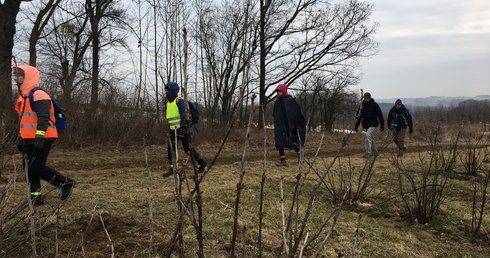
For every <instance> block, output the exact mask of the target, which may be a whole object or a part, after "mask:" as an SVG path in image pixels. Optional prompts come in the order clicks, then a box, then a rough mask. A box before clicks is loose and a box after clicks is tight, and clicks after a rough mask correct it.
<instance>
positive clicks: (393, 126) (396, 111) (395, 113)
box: [388, 99, 413, 157]
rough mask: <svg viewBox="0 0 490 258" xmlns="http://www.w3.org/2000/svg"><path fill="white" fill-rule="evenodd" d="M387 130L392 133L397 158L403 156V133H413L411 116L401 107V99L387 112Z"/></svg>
mask: <svg viewBox="0 0 490 258" xmlns="http://www.w3.org/2000/svg"><path fill="white" fill-rule="evenodd" d="M388 126H389V127H388V128H389V129H390V130H391V131H392V132H393V141H394V142H395V143H396V146H397V148H398V156H399V157H401V156H403V153H404V152H405V131H406V130H407V127H408V133H410V134H412V133H413V122H412V115H410V112H409V111H408V109H407V108H406V107H405V105H403V103H402V101H401V99H397V100H396V101H395V105H394V106H393V107H392V108H391V109H390V112H388Z"/></svg>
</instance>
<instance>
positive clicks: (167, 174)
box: [162, 168, 174, 177]
mask: <svg viewBox="0 0 490 258" xmlns="http://www.w3.org/2000/svg"><path fill="white" fill-rule="evenodd" d="M173 174H174V168H170V169H169V170H168V171H167V173H163V175H162V176H163V177H169V176H171V175H173Z"/></svg>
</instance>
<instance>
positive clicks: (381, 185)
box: [2, 130, 490, 257]
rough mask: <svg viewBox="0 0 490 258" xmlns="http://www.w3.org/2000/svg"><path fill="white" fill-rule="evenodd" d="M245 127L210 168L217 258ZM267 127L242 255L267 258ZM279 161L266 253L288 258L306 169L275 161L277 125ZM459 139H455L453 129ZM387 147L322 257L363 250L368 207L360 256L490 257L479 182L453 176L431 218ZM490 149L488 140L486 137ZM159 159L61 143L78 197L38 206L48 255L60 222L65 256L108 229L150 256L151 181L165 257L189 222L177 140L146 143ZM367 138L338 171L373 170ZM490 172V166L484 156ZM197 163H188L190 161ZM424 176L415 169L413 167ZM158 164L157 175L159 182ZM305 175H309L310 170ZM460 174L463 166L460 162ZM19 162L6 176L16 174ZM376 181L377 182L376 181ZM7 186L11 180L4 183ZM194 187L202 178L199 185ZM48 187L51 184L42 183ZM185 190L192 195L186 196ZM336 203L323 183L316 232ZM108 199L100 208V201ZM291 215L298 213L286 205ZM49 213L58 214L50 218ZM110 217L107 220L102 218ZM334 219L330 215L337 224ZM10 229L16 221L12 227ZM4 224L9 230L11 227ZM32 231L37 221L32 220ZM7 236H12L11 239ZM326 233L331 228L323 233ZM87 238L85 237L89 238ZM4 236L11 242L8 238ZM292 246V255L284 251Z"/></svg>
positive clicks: (413, 158)
mask: <svg viewBox="0 0 490 258" xmlns="http://www.w3.org/2000/svg"><path fill="white" fill-rule="evenodd" d="M243 135H244V130H236V131H235V132H234V133H233V135H232V137H231V138H230V139H231V141H230V142H229V143H228V144H227V145H226V146H225V149H224V150H223V152H222V154H221V155H220V156H219V158H218V160H217V162H216V164H215V165H214V166H213V167H212V168H211V170H210V171H209V172H208V174H206V177H205V179H204V181H203V182H202V184H201V191H202V195H203V213H204V218H203V219H204V232H203V235H204V238H205V240H204V246H205V255H206V256H207V257H229V250H230V239H231V233H232V227H233V216H234V203H235V197H236V184H237V182H238V178H239V174H238V173H239V171H240V159H241V154H242V151H243V149H242V146H243V143H242V142H243V140H244V138H243ZM344 136H345V135H342V134H340V133H335V134H327V135H326V136H325V138H324V141H325V142H323V145H322V146H323V147H322V149H321V150H320V152H319V156H318V157H317V158H316V165H315V168H316V169H317V171H319V172H324V171H325V170H326V169H327V165H328V164H330V162H331V160H332V157H333V156H334V154H335V153H336V152H337V150H338V149H339V148H340V146H341V142H342V138H343V137H344ZM219 137H220V136H217V135H209V137H208V136H207V137H206V138H205V140H203V139H200V140H199V141H198V146H197V147H198V150H199V152H200V153H201V154H202V155H203V156H204V157H205V158H206V159H207V160H210V159H211V158H212V156H213V155H214V154H215V152H216V150H217V147H218V145H219V139H220V138H219ZM262 137H263V135H262V132H261V130H256V131H254V132H253V133H252V136H251V149H250V150H249V151H248V156H247V161H246V163H245V176H244V186H245V187H244V189H243V190H242V196H241V203H240V209H239V234H238V241H237V242H238V243H237V253H238V254H239V255H240V256H241V257H257V256H258V250H257V246H258V244H257V236H258V218H259V214H258V210H259V206H258V204H259V200H260V180H261V176H262V166H263V163H262V162H263V155H264V154H263V146H262V142H263V138H262ZM267 137H268V147H267V151H268V156H267V157H268V160H267V163H266V175H267V179H266V183H265V194H264V215H263V218H264V225H263V228H262V230H263V247H264V253H263V256H264V257H277V255H278V252H279V250H280V247H281V242H282V235H281V232H282V225H281V208H280V207H281V205H280V182H281V178H284V179H283V180H284V181H283V182H284V194H285V200H284V201H285V207H287V209H288V208H289V205H290V203H291V201H292V194H293V191H294V189H293V187H294V184H295V182H296V175H297V173H298V167H296V166H294V160H295V154H294V153H293V152H287V156H288V158H289V162H290V166H289V167H287V168H277V167H275V165H274V164H275V162H276V159H277V152H276V151H275V150H274V144H273V137H272V134H271V133H270V134H268V135H267ZM308 137H309V138H308V145H307V148H306V158H307V159H309V160H310V161H311V160H312V159H313V158H314V157H313V156H314V155H315V152H316V151H317V148H318V143H319V142H320V139H321V134H315V133H311V134H309V136H308ZM422 138H423V137H422V136H420V135H419V136H417V137H415V135H414V136H413V137H412V136H409V137H408V139H407V148H408V152H407V153H406V155H405V157H403V161H404V163H405V164H408V165H410V164H412V165H413V166H416V164H417V161H418V159H419V155H424V154H425V153H426V150H427V148H428V147H427V143H426V142H425V141H424V140H423V139H422ZM446 139H448V140H447V141H448V142H450V139H451V137H449V136H448V137H446ZM385 141H386V142H387V145H386V148H385V149H384V150H383V152H382V154H381V155H380V156H379V157H378V159H377V160H376V163H375V166H374V173H375V174H374V177H373V186H372V187H373V188H374V189H375V191H373V194H372V195H371V196H370V198H368V199H367V200H365V201H363V202H355V203H348V204H346V205H344V207H343V211H342V212H341V214H340V217H339V218H338V222H337V225H336V226H335V228H334V232H333V235H332V236H331V238H330V239H329V240H328V242H327V244H326V246H325V248H324V250H323V251H322V254H323V256H324V257H334V256H338V255H339V254H340V253H342V254H344V255H345V256H347V257H351V256H352V247H353V244H354V240H355V238H356V224H357V218H358V214H362V219H361V223H360V232H359V239H358V241H359V245H358V247H357V255H359V256H361V257H488V256H490V244H488V243H489V241H488V240H489V239H488V236H489V234H488V231H489V225H490V224H489V222H490V221H489V219H488V218H485V221H484V224H483V230H482V231H483V234H482V235H480V236H479V237H472V236H469V235H468V234H466V228H467V225H468V223H469V220H470V214H469V210H470V207H471V206H470V205H471V190H472V185H471V180H464V179H465V178H464V177H463V178H461V177H454V178H450V182H449V184H450V187H449V189H448V190H449V191H448V198H447V200H446V202H445V203H444V204H443V206H442V211H443V213H442V214H441V216H439V217H438V219H437V220H436V221H435V222H434V223H432V224H427V225H420V224H417V223H413V222H411V221H407V220H406V219H405V218H404V216H403V209H402V205H401V203H400V200H399V198H397V189H396V188H397V181H396V179H397V170H396V168H395V167H393V166H392V165H391V163H390V162H391V161H392V160H393V159H396V158H395V156H394V147H393V144H392V143H391V142H390V139H389V137H387V133H386V132H385V133H383V134H382V135H379V139H378V143H379V144H380V145H383V144H382V143H383V142H385ZM487 147H488V146H487ZM147 151H148V154H149V165H150V167H149V168H147V167H145V160H144V147H143V146H131V147H118V148H107V147H91V148H87V149H82V150H57V148H55V150H54V151H53V153H52V154H51V156H50V160H49V164H50V165H51V166H52V167H54V168H57V169H59V170H60V171H61V172H62V173H63V174H66V175H68V176H70V177H73V178H75V179H76V180H77V181H78V186H77V188H75V189H74V193H73V195H72V197H71V198H70V199H69V200H68V201H67V202H66V203H65V204H63V205H62V206H61V208H60V213H59V214H60V216H59V220H58V221H57V219H56V216H55V215H54V214H53V211H54V209H55V208H57V207H59V204H60V202H59V200H58V199H57V198H58V197H57V194H58V192H57V190H55V191H53V192H50V193H49V194H48V195H47V197H46V204H45V205H44V206H40V207H37V208H36V213H35V215H36V217H37V218H38V219H39V220H41V219H45V221H46V222H45V223H46V224H45V225H44V226H43V229H42V232H41V233H40V234H39V237H38V249H39V251H38V254H40V256H42V257H53V256H54V253H55V251H54V250H55V247H54V245H55V242H56V241H55V233H54V232H55V231H54V229H55V227H57V228H58V234H59V235H58V239H59V248H58V250H59V251H58V254H59V256H60V257H82V256H83V254H85V257H110V256H111V252H112V251H111V244H110V242H109V239H108V237H107V235H106V233H105V230H107V232H108V234H109V235H110V238H111V239H112V241H113V246H114V253H115V256H116V257H148V253H149V239H150V233H149V232H150V230H149V229H150V226H149V214H148V211H149V208H148V207H149V205H148V186H149V184H150V183H151V184H152V196H153V199H152V202H153V219H154V221H153V223H154V232H155V235H154V239H153V243H154V244H153V246H154V249H153V257H163V256H164V253H165V252H166V251H167V249H168V248H169V247H168V241H169V240H170V238H171V236H172V234H173V231H174V229H175V225H176V223H177V220H178V212H177V204H176V199H175V197H174V188H175V183H174V181H173V178H171V177H170V178H162V177H161V174H162V173H163V172H164V171H165V170H166V169H167V166H168V164H167V163H168V162H167V161H166V145H158V146H157V145H153V146H149V147H147ZM362 154H363V136H362V135H361V134H356V135H352V137H351V138H350V139H349V145H348V146H346V148H345V150H344V151H343V152H342V153H341V156H340V158H339V160H338V161H337V162H335V165H334V167H332V169H331V171H330V172H329V173H338V171H340V169H341V168H340V167H339V166H344V167H345V166H347V164H348V163H349V162H351V163H352V165H353V166H355V167H358V168H359V167H362V166H363V164H364V162H365V160H364V159H363V158H362ZM14 157H15V158H14V161H13V163H15V164H17V165H18V164H19V163H20V157H18V156H17V155H16V156H14ZM485 164H486V166H487V169H488V166H489V163H488V162H487V163H485ZM185 167H186V168H189V165H185ZM413 169H414V173H416V169H417V168H416V167H414V168H413ZM148 171H150V173H151V176H152V180H151V181H150V177H149V173H148ZM304 172H305V173H306V172H308V171H307V170H306V168H305V170H304ZM456 172H458V171H456ZM13 173H14V169H13V168H12V167H11V166H9V167H8V168H7V169H6V173H5V172H3V175H2V176H3V178H11V177H12V176H14V174H13ZM17 177H18V182H17V183H16V184H14V186H13V189H11V191H12V198H11V199H9V201H8V202H7V203H5V205H6V206H8V207H11V208H12V207H15V206H17V205H18V203H19V202H21V201H22V200H23V197H24V196H25V194H24V193H25V182H23V180H22V178H23V177H22V176H20V175H17ZM317 184H318V176H317V175H316V174H315V173H313V172H311V171H309V172H308V173H307V175H306V176H304V178H303V179H302V184H301V194H300V197H299V206H298V210H299V214H304V212H305V210H306V205H307V203H308V201H309V198H310V193H311V190H312V189H313V188H314V187H315V185H317ZM374 184H377V185H374ZM2 185H4V183H2ZM191 186H192V184H191ZM43 187H44V189H45V191H47V190H49V189H51V186H49V185H43ZM184 196H186V194H184ZM336 207H337V203H332V201H331V194H330V193H329V191H328V190H327V189H326V188H325V187H324V186H320V187H319V190H318V193H317V196H316V198H315V203H314V208H313V209H312V214H311V217H310V219H309V220H308V223H307V226H306V227H307V230H310V231H311V232H314V231H315V230H317V229H318V228H319V227H320V225H322V224H323V223H324V222H325V220H326V219H327V218H328V217H329V216H330V215H331V213H332V212H333V211H334V210H335V208H336ZM95 208H97V211H94V209H95ZM286 212H287V211H286ZM46 218H48V219H46ZM101 219H102V221H103V222H104V226H103V225H102V224H101V222H100V221H101ZM327 225H331V222H329V223H327ZM5 227H6V226H5ZM5 227H4V232H5ZM25 230H26V231H27V229H25ZM183 233H184V240H185V249H186V257H194V256H195V251H196V250H197V241H196V237H195V231H194V228H193V227H192V226H191V225H190V224H189V222H188V220H186V222H185V229H184V232H183ZM4 237H5V236H4ZM322 237H324V236H323V235H322V236H320V238H322ZM82 239H83V240H82ZM8 241H9V240H8V239H7V240H4V245H3V246H6V245H7V246H8V244H9V242H8ZM314 251H316V250H309V249H308V248H306V249H305V252H304V256H305V257H309V256H311V255H312V254H313V253H314ZM30 252H31V249H30V246H29V243H27V242H26V243H24V244H22V245H21V246H20V247H19V248H18V249H17V250H15V252H11V253H8V254H2V256H4V257H27V256H29V255H30ZM283 254H284V253H283Z"/></svg>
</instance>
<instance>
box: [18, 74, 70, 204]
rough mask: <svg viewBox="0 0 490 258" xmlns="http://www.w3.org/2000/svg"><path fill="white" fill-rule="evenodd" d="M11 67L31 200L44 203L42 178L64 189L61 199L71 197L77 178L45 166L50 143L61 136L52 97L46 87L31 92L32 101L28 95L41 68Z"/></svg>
mask: <svg viewBox="0 0 490 258" xmlns="http://www.w3.org/2000/svg"><path fill="white" fill-rule="evenodd" d="M12 70H13V78H14V81H15V82H16V84H17V87H18V89H19V97H18V98H17V101H16V104H15V110H16V111H17V113H18V114H19V137H18V138H17V142H16V144H17V148H18V149H19V151H21V152H22V154H23V156H24V157H26V158H24V159H23V164H24V167H25V166H26V162H27V166H28V167H27V170H28V179H29V184H30V189H31V200H32V202H33V204H34V205H42V204H44V197H43V195H42V194H41V179H43V180H45V181H46V182H49V183H50V184H51V185H53V186H55V187H57V188H60V189H61V194H60V197H59V198H60V200H62V201H64V200H66V199H68V197H70V195H71V193H72V190H73V187H75V181H74V180H73V179H71V178H68V177H66V176H63V175H62V174H60V173H59V172H58V171H56V170H54V169H52V168H50V167H48V166H46V161H47V159H48V154H49V151H50V149H51V146H52V145H53V142H54V141H55V140H56V139H57V138H58V129H57V128H56V125H55V122H54V121H56V117H55V110H54V105H53V104H52V100H51V97H50V96H49V94H48V93H46V92H45V91H44V90H37V91H35V92H34V93H33V94H32V99H33V101H32V104H31V101H30V100H29V95H30V94H31V91H32V90H33V89H34V88H36V87H38V85H39V81H40V75H39V71H38V70H37V69H36V68H35V67H33V66H30V65H21V66H14V67H13V68H12Z"/></svg>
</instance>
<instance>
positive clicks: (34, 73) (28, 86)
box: [12, 65, 41, 96]
mask: <svg viewBox="0 0 490 258" xmlns="http://www.w3.org/2000/svg"><path fill="white" fill-rule="evenodd" d="M17 68H20V69H22V70H23V71H24V82H23V83H22V84H21V85H20V87H19V90H20V92H19V93H20V94H21V95H24V96H27V95H29V92H30V91H31V90H32V89H33V88H34V87H37V86H38V85H39V81H40V80H41V77H40V75H39V70H37V68H36V67H34V66H30V65H19V66H14V67H12V69H13V70H15V69H17Z"/></svg>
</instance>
